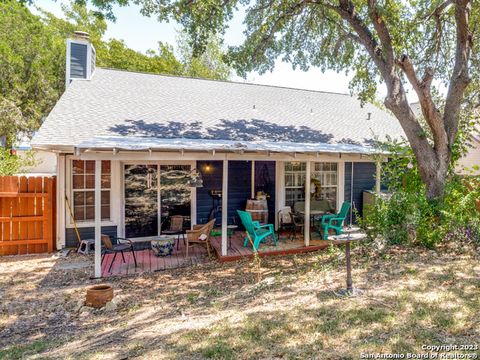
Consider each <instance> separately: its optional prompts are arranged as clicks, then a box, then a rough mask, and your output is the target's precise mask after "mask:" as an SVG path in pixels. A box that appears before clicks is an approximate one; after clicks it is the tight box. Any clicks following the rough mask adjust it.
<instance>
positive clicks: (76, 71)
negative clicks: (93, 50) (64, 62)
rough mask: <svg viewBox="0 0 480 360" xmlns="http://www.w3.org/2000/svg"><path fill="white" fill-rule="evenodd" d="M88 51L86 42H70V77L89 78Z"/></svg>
mask: <svg viewBox="0 0 480 360" xmlns="http://www.w3.org/2000/svg"><path fill="white" fill-rule="evenodd" d="M87 52H88V47H87V45H85V44H76V43H71V44H70V77H71V78H80V79H86V78H87Z"/></svg>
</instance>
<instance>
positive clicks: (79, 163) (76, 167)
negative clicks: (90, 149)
mask: <svg viewBox="0 0 480 360" xmlns="http://www.w3.org/2000/svg"><path fill="white" fill-rule="evenodd" d="M72 171H73V173H74V174H83V173H84V172H85V162H84V161H83V160H73V161H72Z"/></svg>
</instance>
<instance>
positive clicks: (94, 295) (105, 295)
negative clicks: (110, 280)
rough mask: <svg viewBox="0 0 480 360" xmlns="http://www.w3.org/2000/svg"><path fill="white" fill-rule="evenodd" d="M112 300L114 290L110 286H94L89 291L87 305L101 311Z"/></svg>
mask: <svg viewBox="0 0 480 360" xmlns="http://www.w3.org/2000/svg"><path fill="white" fill-rule="evenodd" d="M112 299H113V288H112V287H111V286H110V285H106V284H101V285H94V286H92V287H90V288H88V289H87V296H86V300H85V305H87V306H91V307H94V308H97V309H99V308H101V307H104V306H105V304H106V303H107V302H109V301H111V300H112Z"/></svg>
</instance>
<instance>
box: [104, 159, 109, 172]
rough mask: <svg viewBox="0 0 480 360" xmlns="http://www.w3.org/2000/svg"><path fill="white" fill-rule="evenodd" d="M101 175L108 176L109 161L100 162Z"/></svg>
mask: <svg viewBox="0 0 480 360" xmlns="http://www.w3.org/2000/svg"><path fill="white" fill-rule="evenodd" d="M102 174H110V160H102Z"/></svg>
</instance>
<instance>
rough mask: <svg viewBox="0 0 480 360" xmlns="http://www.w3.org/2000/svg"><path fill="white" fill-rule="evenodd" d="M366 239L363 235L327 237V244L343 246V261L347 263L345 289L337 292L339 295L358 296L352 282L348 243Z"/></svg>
mask: <svg viewBox="0 0 480 360" xmlns="http://www.w3.org/2000/svg"><path fill="white" fill-rule="evenodd" d="M366 237H367V235H366V234H363V233H345V234H341V235H333V236H329V237H328V240H326V241H327V242H329V243H331V244H334V245H345V259H346V262H347V288H346V289H342V290H341V291H339V295H344V296H351V295H358V294H359V293H360V290H359V289H356V288H354V287H353V281H352V263H351V258H350V243H351V242H353V241H361V240H364V239H365V238H366Z"/></svg>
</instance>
